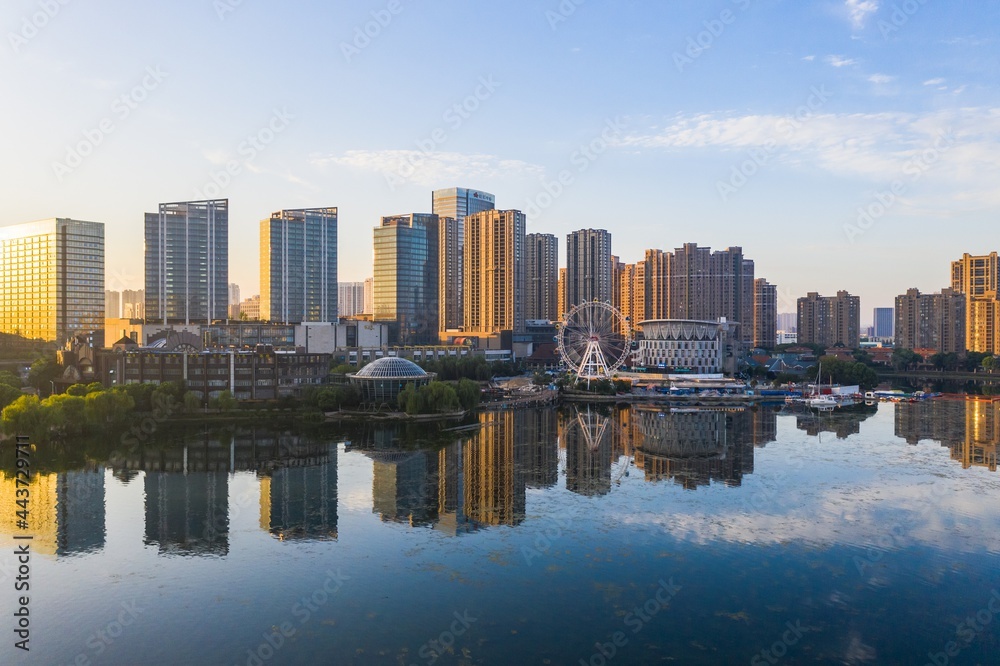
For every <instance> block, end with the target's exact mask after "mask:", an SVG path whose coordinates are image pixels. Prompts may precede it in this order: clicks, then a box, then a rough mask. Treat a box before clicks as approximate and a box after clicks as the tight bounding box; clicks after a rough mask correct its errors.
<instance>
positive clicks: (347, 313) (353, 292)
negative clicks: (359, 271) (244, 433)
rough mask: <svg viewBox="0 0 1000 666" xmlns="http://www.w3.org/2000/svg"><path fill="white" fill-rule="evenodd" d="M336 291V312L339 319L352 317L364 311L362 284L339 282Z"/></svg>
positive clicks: (363, 284) (363, 288)
mask: <svg viewBox="0 0 1000 666" xmlns="http://www.w3.org/2000/svg"><path fill="white" fill-rule="evenodd" d="M338 291H339V293H338V295H337V308H338V310H337V311H338V313H339V315H340V316H341V317H353V316H355V315H359V314H361V313H363V312H364V311H365V283H364V282H341V283H340V285H339V287H338Z"/></svg>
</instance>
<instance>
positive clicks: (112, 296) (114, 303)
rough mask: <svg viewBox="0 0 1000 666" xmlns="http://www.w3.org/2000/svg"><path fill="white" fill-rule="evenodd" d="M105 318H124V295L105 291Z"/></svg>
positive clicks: (118, 292)
mask: <svg viewBox="0 0 1000 666" xmlns="http://www.w3.org/2000/svg"><path fill="white" fill-rule="evenodd" d="M104 316H105V317H106V318H107V319H118V318H119V317H121V316H122V293H121V292H120V291H112V290H110V289H106V290H105V291H104Z"/></svg>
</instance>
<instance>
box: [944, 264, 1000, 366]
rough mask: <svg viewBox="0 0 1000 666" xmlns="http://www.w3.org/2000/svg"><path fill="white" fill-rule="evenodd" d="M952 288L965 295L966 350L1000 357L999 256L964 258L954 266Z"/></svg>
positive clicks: (952, 269)
mask: <svg viewBox="0 0 1000 666" xmlns="http://www.w3.org/2000/svg"><path fill="white" fill-rule="evenodd" d="M951 288H952V289H953V290H954V291H957V292H958V293H960V294H965V336H966V342H965V346H966V348H967V349H968V350H969V351H972V352H981V353H986V354H994V355H996V354H1000V256H998V255H997V253H996V252H991V253H990V254H988V255H980V256H972V255H970V254H964V255H962V258H961V259H959V260H958V261H953V262H951Z"/></svg>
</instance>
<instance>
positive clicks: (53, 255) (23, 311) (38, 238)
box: [0, 218, 104, 344]
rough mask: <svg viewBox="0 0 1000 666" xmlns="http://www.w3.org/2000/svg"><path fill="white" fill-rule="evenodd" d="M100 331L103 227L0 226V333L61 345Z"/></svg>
mask: <svg viewBox="0 0 1000 666" xmlns="http://www.w3.org/2000/svg"><path fill="white" fill-rule="evenodd" d="M103 329H104V225H103V224H101V223H100V222H81V221H78V220H69V219H63V218H56V219H51V220H42V221H39V222H28V223H26V224H15V225H11V226H8V227H0V332H2V333H12V334H15V335H20V336H23V337H25V338H28V339H32V340H44V341H46V342H58V343H60V344H61V343H63V342H65V341H66V340H67V339H69V338H70V337H71V336H72V335H74V334H75V333H77V332H86V333H92V332H94V331H98V330H103Z"/></svg>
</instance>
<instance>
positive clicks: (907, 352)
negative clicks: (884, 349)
mask: <svg viewBox="0 0 1000 666" xmlns="http://www.w3.org/2000/svg"><path fill="white" fill-rule="evenodd" d="M923 360H924V357H923V356H921V355H920V354H918V353H916V352H915V351H913V350H912V349H895V350H893V352H892V367H894V368H895V369H896V370H897V371H900V372H904V371H906V370H910V369H911V368H913V367H914V366H915V365H917V363H920V362H921V361H923Z"/></svg>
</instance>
